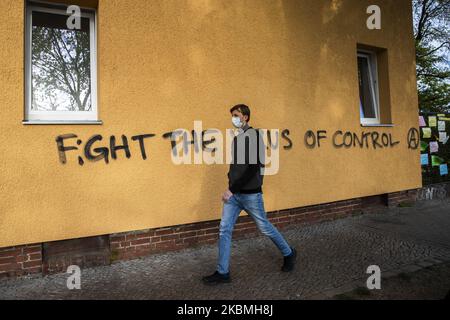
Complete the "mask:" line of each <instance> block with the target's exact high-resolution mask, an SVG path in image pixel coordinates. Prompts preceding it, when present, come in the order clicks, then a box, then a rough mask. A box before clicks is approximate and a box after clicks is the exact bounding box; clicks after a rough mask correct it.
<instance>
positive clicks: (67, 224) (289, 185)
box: [0, 0, 421, 247]
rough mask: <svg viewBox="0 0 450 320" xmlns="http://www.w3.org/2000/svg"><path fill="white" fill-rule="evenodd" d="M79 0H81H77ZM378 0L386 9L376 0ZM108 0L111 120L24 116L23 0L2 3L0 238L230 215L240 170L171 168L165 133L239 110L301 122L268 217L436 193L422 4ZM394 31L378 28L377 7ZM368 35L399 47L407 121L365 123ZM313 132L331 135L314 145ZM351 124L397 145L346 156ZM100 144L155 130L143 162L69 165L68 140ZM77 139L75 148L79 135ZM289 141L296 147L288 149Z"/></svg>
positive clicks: (263, 121) (396, 82) (258, 117)
mask: <svg viewBox="0 0 450 320" xmlns="http://www.w3.org/2000/svg"><path fill="white" fill-rule="evenodd" d="M75 2H76V1H75ZM375 2H376V3H375ZM375 2H374V1H372V0H368V1H366V0H226V1H225V0H151V1H148V0H99V2H98V55H97V56H98V97H99V98H98V105H99V113H100V116H99V118H100V119H101V120H102V121H103V124H102V125H23V124H22V120H23V117H24V85H23V83H24V22H25V16H24V1H18V0H0V12H2V18H1V19H0V88H1V94H0V106H1V107H0V119H1V126H0V130H1V135H0V154H1V157H0V159H1V162H0V163H1V166H0V174H1V183H0V195H1V196H0V199H1V200H0V247H6V246H12V245H20V244H26V243H36V242H45V241H53V240H62V239H69V238H78V237H87V236H94V235H100V234H109V233H115V232H123V231H130V230H138V229H146V228H154V227H161V226H169V225H177V224H184V223H191V222H197V221H205V220H212V219H218V218H220V216H221V207H222V202H221V195H222V193H223V192H224V191H225V190H226V188H227V176H226V173H227V170H228V165H227V164H223V165H181V166H177V165H175V164H173V163H172V161H171V146H170V141H169V140H166V139H163V138H162V137H161V136H162V134H163V133H166V132H170V131H172V130H174V129H177V128H186V129H189V130H191V129H193V126H194V121H195V120H202V121H203V128H204V129H206V128H218V129H220V130H223V131H225V129H226V128H231V121H230V120H231V117H230V114H229V108H230V107H231V106H233V105H234V104H237V103H245V104H248V105H249V106H250V107H251V109H252V119H251V124H252V125H253V126H254V127H259V128H278V129H280V130H282V129H289V130H290V135H289V138H290V139H291V140H292V142H293V146H292V149H290V150H283V149H282V150H281V151H280V169H279V172H278V174H277V175H274V176H266V177H265V180H264V187H263V190H264V194H265V207H266V210H267V211H272V210H279V209H284V208H292V207H299V206H306V205H312V204H318V203H324V202H333V201H338V200H343V199H349V198H355V197H361V196H370V195H376V194H382V193H388V192H395V191H400V190H406V189H412V188H419V187H421V168H420V160H419V152H420V151H419V150H417V149H416V150H412V149H409V148H408V144H407V133H408V130H409V129H410V128H412V127H418V116H417V93H416V84H415V82H416V78H415V60H414V43H413V41H412V18H411V3H410V1H409V0H395V1H394V0H392V1H389V0H377V1H375ZM372 4H377V5H379V6H380V7H381V10H382V29H381V30H369V29H367V28H366V19H367V18H368V14H367V13H366V8H367V7H368V6H369V5H372ZM357 43H362V44H366V45H372V46H376V47H381V48H387V50H388V57H389V65H388V70H389V81H390V82H389V86H390V103H391V115H390V116H391V119H392V123H393V124H394V127H377V128H367V127H361V125H360V119H359V92H358V82H357V64H356V46H357ZM307 130H314V131H316V130H327V132H328V134H327V135H328V139H327V140H326V141H322V143H321V147H320V148H315V149H308V148H307V147H306V146H305V143H304V134H305V132H306V131H307ZM336 130H343V131H344V132H345V131H352V132H357V133H361V132H362V131H365V132H367V131H377V132H378V133H380V134H382V133H390V134H392V136H393V138H394V140H397V141H400V143H399V144H398V145H396V146H394V147H392V148H382V149H376V150H374V149H373V148H368V149H367V148H363V149H361V148H349V149H345V148H342V149H337V148H335V147H333V145H332V143H331V136H332V134H333V133H334V132H335V131H336ZM68 133H74V134H77V135H78V137H79V138H80V139H81V140H83V143H85V142H86V141H87V140H88V139H89V138H90V137H91V136H93V135H94V134H101V135H102V136H103V137H104V139H103V141H101V142H97V143H96V145H95V146H96V147H100V146H108V141H109V137H110V136H111V135H115V136H116V137H117V139H118V142H121V140H120V136H121V135H122V134H124V135H126V136H127V137H128V138H129V140H130V137H131V136H133V135H137V134H146V133H154V134H156V137H154V138H152V139H149V140H147V141H146V150H147V155H148V159H147V160H145V161H144V160H143V159H142V157H141V154H140V149H139V145H138V143H136V142H134V143H131V141H130V148H131V154H132V157H131V158H130V159H126V158H125V156H124V153H123V151H118V160H116V161H114V160H112V161H111V162H110V163H109V164H106V163H105V162H104V161H99V162H86V164H85V165H84V166H80V165H79V164H78V156H79V155H82V150H78V151H70V152H68V153H67V160H68V163H67V164H65V165H63V164H61V163H60V161H59V156H58V152H57V148H56V142H55V138H56V137H57V136H58V135H61V134H68ZM68 144H71V145H75V143H74V142H73V141H72V142H68ZM282 144H283V145H285V144H286V143H284V142H283V140H282Z"/></svg>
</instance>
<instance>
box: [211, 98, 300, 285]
mask: <svg viewBox="0 0 450 320" xmlns="http://www.w3.org/2000/svg"><path fill="white" fill-rule="evenodd" d="M230 112H231V115H232V123H233V125H234V126H235V127H236V128H238V129H239V130H238V131H239V133H238V135H237V136H236V137H234V139H233V148H232V150H233V162H232V163H231V164H230V169H229V171H228V190H227V191H225V193H224V194H223V196H222V201H223V202H224V204H223V210H222V219H221V221H220V228H219V258H218V263H217V268H216V271H215V272H214V273H213V274H212V275H209V276H205V277H203V281H204V282H205V283H206V284H215V283H223V282H230V281H231V276H230V271H229V263H230V253H231V239H232V232H233V228H234V224H235V223H236V220H237V218H238V217H239V214H240V212H241V211H242V210H245V211H246V212H247V214H249V215H250V216H251V217H252V218H253V220H254V221H255V223H256V225H257V227H258V229H259V230H260V231H261V232H262V233H263V234H264V235H266V236H268V237H269V238H270V239H271V240H272V242H273V243H274V244H275V245H276V246H277V248H278V249H279V250H280V252H281V254H282V255H283V257H284V263H283V266H282V268H281V270H282V271H286V272H288V271H291V270H292V269H293V268H294V264H295V259H296V257H297V252H296V250H295V249H294V248H292V247H291V246H289V244H288V243H287V242H286V240H285V239H284V238H283V236H282V235H281V234H280V232H279V231H278V230H277V229H276V228H275V227H274V226H273V225H272V224H271V223H270V222H269V220H268V219H267V216H266V211H265V209H264V201H263V195H262V184H263V177H264V176H263V174H262V173H261V170H260V169H261V163H260V161H259V159H258V161H256V163H251V162H252V161H249V160H250V158H251V155H252V154H251V152H252V150H257V151H256V157H257V158H258V156H259V150H258V148H259V146H258V145H259V141H260V138H259V135H258V132H257V130H255V129H254V128H252V127H251V126H249V124H248V122H249V121H250V108H249V107H248V106H246V105H244V104H239V105H236V106H234V107H233V108H231V110H230ZM252 130H253V132H252ZM251 134H253V136H256V137H257V138H256V141H255V139H253V140H252V139H248V138H249V137H251ZM255 143H256V144H257V146H256V149H255V145H254V144H255ZM239 146H241V147H239ZM242 146H244V149H243V148H242ZM242 152H244V153H245V155H242V154H241V153H242ZM243 156H245V161H237V159H242V158H243ZM241 162H243V163H241Z"/></svg>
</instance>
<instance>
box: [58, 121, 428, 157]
mask: <svg viewBox="0 0 450 320" xmlns="http://www.w3.org/2000/svg"><path fill="white" fill-rule="evenodd" d="M214 132H217V130H204V131H202V132H201V137H200V141H201V143H199V139H198V133H197V132H196V131H195V130H192V131H191V139H189V137H188V136H187V133H186V132H181V131H179V132H177V131H175V132H168V133H165V134H163V135H162V137H163V138H164V139H170V144H171V149H172V152H173V153H174V155H176V152H177V151H176V150H177V148H176V147H177V142H176V136H177V135H181V134H183V152H185V153H187V152H189V148H190V146H191V145H194V151H195V152H199V150H200V144H201V148H202V149H203V151H206V152H215V151H216V148H209V147H208V145H210V144H212V143H214V142H215V138H214V137H213V138H212V139H210V140H206V139H205V134H206V133H214ZM289 135H290V131H289V130H288V129H284V130H282V132H281V138H282V139H283V140H285V142H286V143H287V145H284V146H283V149H284V150H291V149H292V147H293V142H292V140H291V138H290V137H289ZM154 136H155V134H142V135H135V136H132V137H131V140H132V141H138V142H139V148H140V151H141V156H142V159H143V160H146V159H147V153H146V149H145V139H147V138H152V137H154ZM76 138H78V136H77V135H76V134H65V135H60V136H58V137H57V138H56V144H57V147H58V153H59V159H60V162H61V163H62V164H66V163H67V157H66V152H67V151H72V150H78V147H77V146H73V145H72V146H66V145H65V140H68V139H76ZM121 138H122V144H121V145H117V142H116V137H115V136H111V137H110V139H109V148H107V147H97V148H93V145H94V143H96V142H97V141H102V140H103V137H102V136H101V135H94V136H92V137H91V138H89V139H88V141H87V142H86V144H85V146H84V148H83V151H84V156H85V158H86V159H87V160H89V161H91V162H96V161H99V160H104V161H105V163H107V164H108V163H109V157H110V156H111V158H112V159H114V160H117V151H119V150H123V151H124V153H125V156H126V158H127V159H129V158H130V157H131V151H130V147H129V143H128V138H127V137H126V136H125V135H122V136H121ZM325 139H327V131H326V130H318V131H316V132H314V131H313V130H308V131H307V132H306V133H305V135H304V143H305V146H306V147H307V148H308V149H314V148H316V147H317V148H320V147H321V140H325ZM267 141H268V143H267V149H269V148H278V143H279V141H278V137H277V139H276V142H275V144H273V143H272V141H273V138H272V137H271V133H270V130H267ZM76 143H77V145H78V146H80V145H81V144H82V143H83V142H82V140H80V139H77V142H76ZM332 143H333V146H334V147H335V148H338V149H339V148H350V147H358V146H359V147H360V148H369V147H370V145H371V146H372V147H373V148H374V149H377V148H388V147H394V146H395V145H397V144H399V143H400V142H399V141H393V138H392V134H390V133H389V134H387V133H383V134H381V135H380V134H379V133H378V132H362V133H360V134H357V133H354V132H350V131H347V132H343V131H341V130H337V131H336V132H334V134H333V136H332ZM407 144H408V148H409V149H413V150H416V149H417V148H418V146H419V131H418V130H417V128H411V129H410V130H409V132H408V135H407ZM78 163H79V165H80V166H82V165H84V160H83V158H82V157H81V156H78Z"/></svg>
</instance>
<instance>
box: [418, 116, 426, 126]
mask: <svg viewBox="0 0 450 320" xmlns="http://www.w3.org/2000/svg"><path fill="white" fill-rule="evenodd" d="M426 126H427V125H426V123H425V119H424V118H423V116H419V127H426Z"/></svg>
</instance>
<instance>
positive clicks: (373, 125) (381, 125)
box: [361, 123, 394, 127]
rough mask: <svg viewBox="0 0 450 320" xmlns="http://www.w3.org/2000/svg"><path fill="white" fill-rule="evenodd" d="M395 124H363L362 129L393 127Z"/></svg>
mask: <svg viewBox="0 0 450 320" xmlns="http://www.w3.org/2000/svg"><path fill="white" fill-rule="evenodd" d="M393 126H394V124H393V123H386V124H382V123H373V124H372V123H361V127H393Z"/></svg>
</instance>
